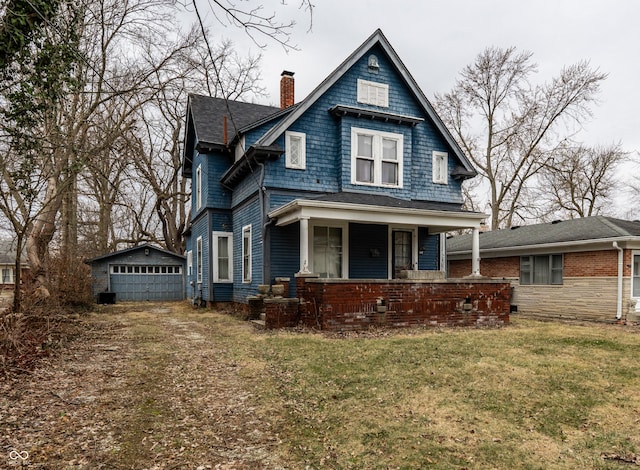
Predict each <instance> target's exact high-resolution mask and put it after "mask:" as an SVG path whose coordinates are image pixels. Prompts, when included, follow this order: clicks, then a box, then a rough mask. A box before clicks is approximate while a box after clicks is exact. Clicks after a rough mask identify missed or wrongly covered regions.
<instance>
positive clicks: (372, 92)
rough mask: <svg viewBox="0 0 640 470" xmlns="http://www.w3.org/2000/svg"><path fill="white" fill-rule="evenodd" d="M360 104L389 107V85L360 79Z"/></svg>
mask: <svg viewBox="0 0 640 470" xmlns="http://www.w3.org/2000/svg"><path fill="white" fill-rule="evenodd" d="M358 103H364V104H372V105H374V106H381V107H383V108H388V107H389V85H387V84H386V83H378V82H370V81H369V80H361V79H358Z"/></svg>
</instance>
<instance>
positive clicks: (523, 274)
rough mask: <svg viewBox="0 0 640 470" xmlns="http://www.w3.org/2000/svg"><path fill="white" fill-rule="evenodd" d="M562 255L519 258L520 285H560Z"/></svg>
mask: <svg viewBox="0 0 640 470" xmlns="http://www.w3.org/2000/svg"><path fill="white" fill-rule="evenodd" d="M562 263H563V262H562V255H537V256H521V257H520V284H522V285H529V284H562Z"/></svg>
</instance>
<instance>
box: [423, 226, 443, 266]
mask: <svg viewBox="0 0 640 470" xmlns="http://www.w3.org/2000/svg"><path fill="white" fill-rule="evenodd" d="M423 248H424V250H423ZM421 251H422V254H420V252H421ZM439 262H440V235H438V234H431V235H430V234H429V229H427V228H426V227H419V228H418V269H422V270H432V271H434V270H438V269H440V267H439V266H438V265H439Z"/></svg>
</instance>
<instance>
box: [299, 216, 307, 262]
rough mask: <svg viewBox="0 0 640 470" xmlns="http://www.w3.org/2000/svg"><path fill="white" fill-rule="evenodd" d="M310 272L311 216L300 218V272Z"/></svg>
mask: <svg viewBox="0 0 640 470" xmlns="http://www.w3.org/2000/svg"><path fill="white" fill-rule="evenodd" d="M308 273H309V218H308V217H303V218H300V274H308Z"/></svg>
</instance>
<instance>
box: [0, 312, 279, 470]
mask: <svg viewBox="0 0 640 470" xmlns="http://www.w3.org/2000/svg"><path fill="white" fill-rule="evenodd" d="M79 321H80V322H81V326H82V333H81V335H80V337H78V338H76V339H75V340H74V341H73V342H71V343H70V344H69V345H67V347H65V348H64V350H63V351H62V352H61V353H60V354H57V355H56V356H53V357H52V358H49V359H45V360H44V361H43V362H42V363H41V364H40V365H39V366H38V368H37V369H36V370H35V371H34V372H33V373H32V374H25V375H21V376H15V377H11V378H8V379H7V380H5V381H3V382H0V468H7V467H8V468H12V467H18V466H23V467H26V468H46V469H95V468H105V469H143V468H146V469H178V468H180V469H182V468H189V469H208V468H213V469H216V468H222V469H231V468H233V469H253V468H284V467H285V465H284V464H283V463H282V462H281V461H280V459H279V457H278V455H277V451H276V448H277V446H278V443H279V439H278V433H277V429H276V425H275V424H274V422H273V421H274V420H273V418H271V417H268V416H266V413H265V412H264V410H260V409H259V407H257V406H256V405H257V404H258V403H259V398H260V397H259V396H256V394H257V393H258V392H256V390H259V388H257V387H256V384H257V383H258V381H259V380H260V373H261V371H260V370H259V367H258V366H252V365H251V364H245V363H244V361H243V362H242V363H240V362H239V361H235V360H234V357H233V347H232V344H231V343H230V342H229V341H230V340H229V339H226V338H224V337H223V336H221V333H220V332H219V329H218V328H216V322H217V321H221V322H229V321H231V320H230V319H228V317H227V318H226V319H225V315H221V314H216V313H213V312H210V311H206V310H198V311H194V310H193V309H192V308H191V307H190V306H188V305H186V304H183V303H174V304H129V305H116V306H111V307H107V308H106V310H104V311H102V312H99V313H94V314H90V315H88V316H87V317H83V318H81V319H80V320H79ZM233 327H234V328H241V329H246V332H244V333H243V334H255V333H254V332H252V331H251V329H252V327H251V326H250V325H248V324H246V323H240V322H236V325H235V326H233Z"/></svg>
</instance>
